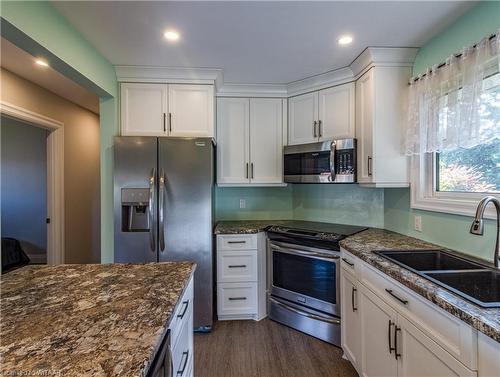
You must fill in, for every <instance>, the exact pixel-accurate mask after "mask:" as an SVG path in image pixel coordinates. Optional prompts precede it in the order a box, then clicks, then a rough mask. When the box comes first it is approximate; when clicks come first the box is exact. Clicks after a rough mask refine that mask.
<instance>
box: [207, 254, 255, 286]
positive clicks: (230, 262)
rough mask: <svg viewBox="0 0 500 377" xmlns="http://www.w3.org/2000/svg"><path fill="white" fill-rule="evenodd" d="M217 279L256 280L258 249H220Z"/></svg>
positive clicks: (221, 280) (229, 280)
mask: <svg viewBox="0 0 500 377" xmlns="http://www.w3.org/2000/svg"><path fill="white" fill-rule="evenodd" d="M217 281H218V282H220V283H230V282H245V281H246V282H256V281H257V250H248V251H219V252H218V253H217Z"/></svg>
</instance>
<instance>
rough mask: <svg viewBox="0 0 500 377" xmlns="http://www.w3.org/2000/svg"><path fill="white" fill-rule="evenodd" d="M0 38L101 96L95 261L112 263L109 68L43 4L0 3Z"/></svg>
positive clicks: (113, 122)
mask: <svg viewBox="0 0 500 377" xmlns="http://www.w3.org/2000/svg"><path fill="white" fill-rule="evenodd" d="M0 15H1V17H2V23H1V34H2V36H3V37H5V38H6V39H8V40H10V41H11V42H12V43H14V44H16V45H17V46H19V47H20V48H22V49H24V50H25V51H27V52H29V53H30V54H32V55H33V56H43V57H45V58H46V59H47V60H48V61H49V62H50V65H51V67H53V68H54V69H56V70H57V71H59V72H60V73H62V74H64V75H65V76H67V77H69V78H71V79H72V80H74V81H75V82H77V83H78V84H80V85H82V86H83V87H85V88H87V89H89V90H91V91H92V92H94V93H96V94H97V95H98V96H100V97H101V100H100V126H101V131H100V140H101V226H102V229H101V262H111V261H112V260H113V200H112V198H113V187H112V145H113V144H112V142H113V135H115V134H117V133H118V116H117V115H118V111H117V101H116V97H117V93H118V84H117V80H116V74H115V70H114V68H113V66H112V64H111V63H110V62H108V61H107V60H106V59H105V58H104V57H103V56H102V55H101V54H100V53H99V52H98V51H97V50H96V49H95V48H94V47H93V46H92V45H91V44H90V43H89V42H88V41H87V40H85V39H84V38H83V37H82V35H81V34H79V33H78V31H77V30H76V29H75V28H74V27H73V26H72V25H71V24H69V23H68V21H66V19H65V18H64V17H62V16H61V15H60V14H59V13H58V12H57V10H55V9H54V8H53V7H52V5H51V4H50V3H49V2H42V1H33V2H27V1H2V2H1V3H0Z"/></svg>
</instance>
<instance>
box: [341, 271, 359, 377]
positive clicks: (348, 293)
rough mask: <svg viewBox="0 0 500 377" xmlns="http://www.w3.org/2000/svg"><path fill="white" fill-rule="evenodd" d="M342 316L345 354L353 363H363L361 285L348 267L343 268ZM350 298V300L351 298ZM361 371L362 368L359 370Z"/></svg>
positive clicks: (342, 338) (342, 336) (342, 339)
mask: <svg viewBox="0 0 500 377" xmlns="http://www.w3.org/2000/svg"><path fill="white" fill-rule="evenodd" d="M341 275H342V277H341V282H340V286H341V293H340V295H341V297H345V298H346V300H345V302H344V303H342V305H341V307H340V310H341V313H340V318H342V326H341V341H342V349H343V350H344V352H345V356H346V357H347V359H349V361H350V362H351V363H352V364H353V365H355V366H356V365H361V318H360V315H359V314H360V313H359V287H358V284H357V282H356V278H355V277H354V276H353V275H351V274H350V273H349V271H348V270H347V269H344V268H343V269H342V274H341ZM349 298H350V300H349ZM358 373H360V370H358Z"/></svg>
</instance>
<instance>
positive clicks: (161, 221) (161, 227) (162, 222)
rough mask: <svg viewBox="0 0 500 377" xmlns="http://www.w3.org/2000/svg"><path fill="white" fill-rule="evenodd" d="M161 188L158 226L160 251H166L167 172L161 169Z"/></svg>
mask: <svg viewBox="0 0 500 377" xmlns="http://www.w3.org/2000/svg"><path fill="white" fill-rule="evenodd" d="M159 180H160V187H159V192H158V194H159V198H158V200H159V201H158V206H159V211H158V213H159V218H160V219H159V224H158V234H159V239H160V251H164V250H165V209H164V207H165V171H164V170H163V169H160V178H159Z"/></svg>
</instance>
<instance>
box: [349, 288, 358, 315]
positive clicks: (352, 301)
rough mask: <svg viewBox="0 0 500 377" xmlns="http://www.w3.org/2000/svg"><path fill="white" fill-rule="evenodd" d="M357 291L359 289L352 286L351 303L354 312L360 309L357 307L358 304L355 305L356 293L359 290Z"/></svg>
mask: <svg viewBox="0 0 500 377" xmlns="http://www.w3.org/2000/svg"><path fill="white" fill-rule="evenodd" d="M357 291H358V290H357V289H356V288H354V287H352V292H351V304H352V311H353V312H356V311H358V308H357V307H356V305H355V297H354V295H355V294H356V292H357Z"/></svg>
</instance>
